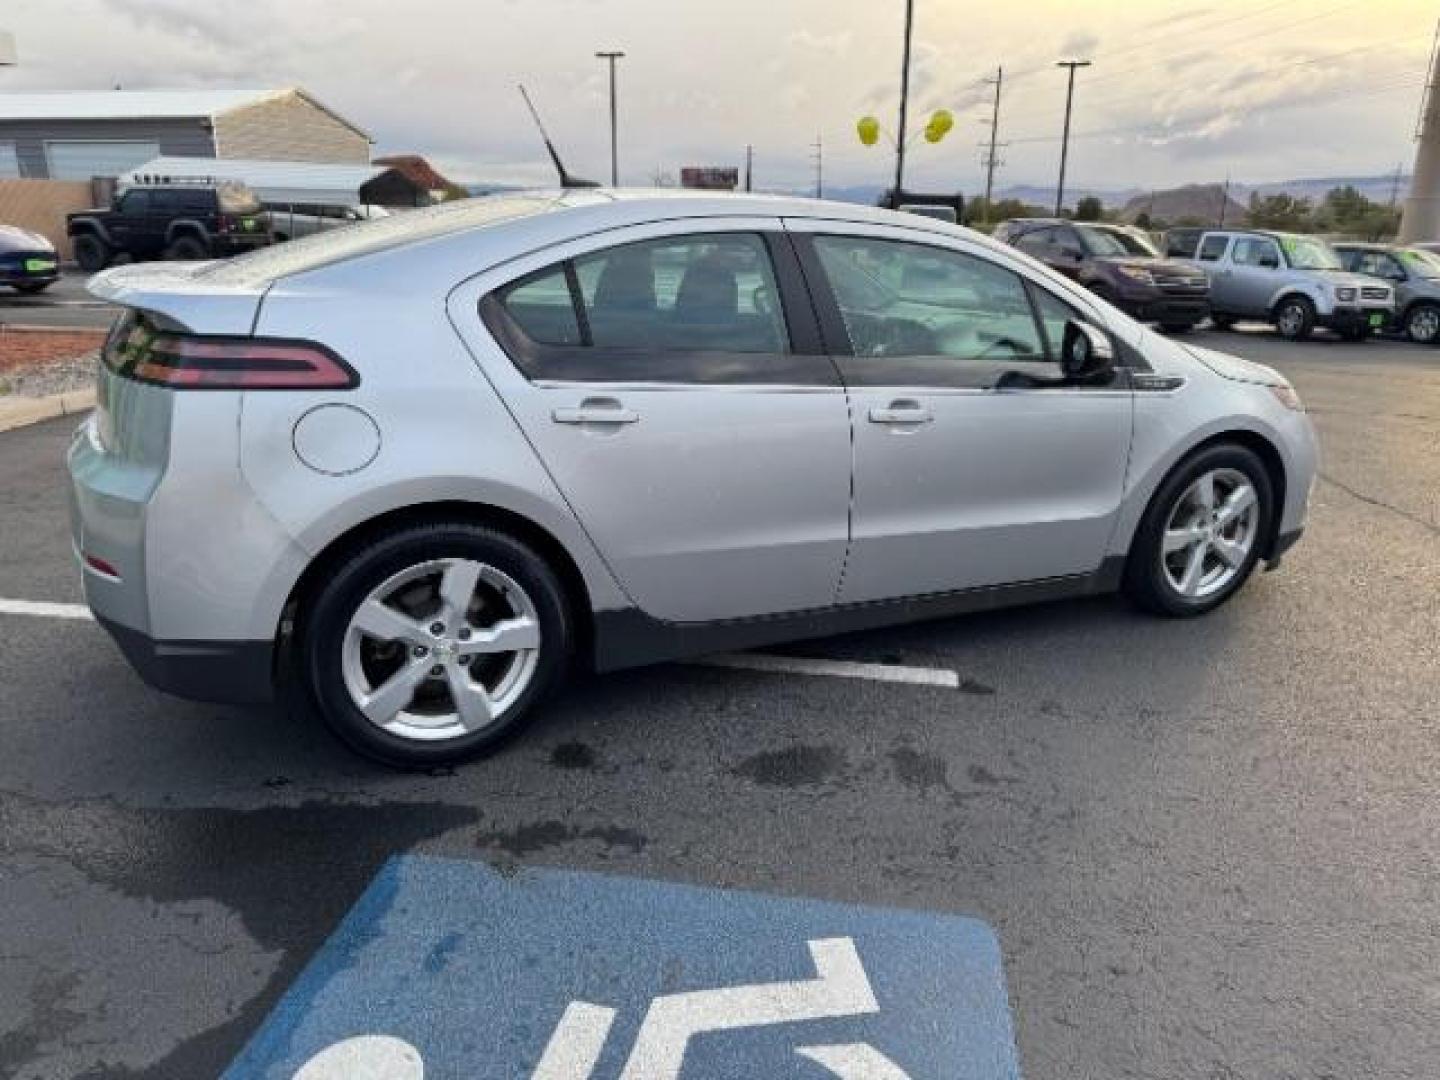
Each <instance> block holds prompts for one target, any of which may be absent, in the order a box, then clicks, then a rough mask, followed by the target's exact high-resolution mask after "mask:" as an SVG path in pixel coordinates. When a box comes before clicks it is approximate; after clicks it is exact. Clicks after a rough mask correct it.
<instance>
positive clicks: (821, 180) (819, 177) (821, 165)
mask: <svg viewBox="0 0 1440 1080" xmlns="http://www.w3.org/2000/svg"><path fill="white" fill-rule="evenodd" d="M811 145H812V146H813V147H814V151H815V152H814V153H813V154H812V155H811V157H812V158H813V159H814V161H815V198H817V199H823V198H824V197H825V144H824V143H823V142H821V141H820V134H819V132H816V134H815V142H814V143H812V144H811Z"/></svg>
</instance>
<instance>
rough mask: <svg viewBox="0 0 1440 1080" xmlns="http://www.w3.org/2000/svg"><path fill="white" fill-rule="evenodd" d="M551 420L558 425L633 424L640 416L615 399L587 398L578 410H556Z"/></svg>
mask: <svg viewBox="0 0 1440 1080" xmlns="http://www.w3.org/2000/svg"><path fill="white" fill-rule="evenodd" d="M550 418H551V419H552V420H554V421H555V423H557V424H633V423H635V422H636V421H637V420H639V419H640V414H639V413H637V412H635V411H634V410H633V409H627V408H625V406H624V405H622V404H621V403H620V402H618V401H616V400H615V399H614V398H586V399H585V400H584V401H582V402H581V403H580V405H579V407H578V408H573V409H556V410H555V411H554V412H552V413H551V414H550Z"/></svg>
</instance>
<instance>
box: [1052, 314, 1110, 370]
mask: <svg viewBox="0 0 1440 1080" xmlns="http://www.w3.org/2000/svg"><path fill="white" fill-rule="evenodd" d="M1114 368H1115V346H1114V345H1113V344H1111V342H1110V337H1109V335H1107V334H1106V333H1105V331H1103V330H1101V329H1099V328H1098V327H1094V326H1091V325H1090V324H1089V323H1085V322H1081V321H1080V320H1079V319H1071V320H1069V321H1068V322H1067V323H1066V324H1065V337H1064V338H1063V340H1062V341H1061V345H1060V370H1061V371H1062V372H1063V373H1064V375H1065V377H1066V378H1067V379H1096V378H1099V377H1101V376H1103V375H1108V374H1110V372H1111V371H1113V370H1114Z"/></svg>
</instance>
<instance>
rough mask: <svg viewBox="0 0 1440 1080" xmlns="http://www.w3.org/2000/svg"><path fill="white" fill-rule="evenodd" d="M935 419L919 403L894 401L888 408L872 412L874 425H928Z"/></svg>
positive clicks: (871, 416)
mask: <svg viewBox="0 0 1440 1080" xmlns="http://www.w3.org/2000/svg"><path fill="white" fill-rule="evenodd" d="M934 419H935V417H934V415H932V414H931V412H930V410H929V409H927V408H925V406H924V405H921V404H920V403H919V402H918V401H908V400H900V401H892V402H891V403H890V404H889V406H887V407H886V408H883V409H878V408H877V409H871V410H870V422H871V423H872V424H928V423H930V421H932V420H934Z"/></svg>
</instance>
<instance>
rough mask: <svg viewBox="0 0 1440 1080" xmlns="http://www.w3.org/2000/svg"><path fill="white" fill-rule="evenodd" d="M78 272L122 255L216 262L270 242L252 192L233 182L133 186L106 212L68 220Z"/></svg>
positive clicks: (85, 212)
mask: <svg viewBox="0 0 1440 1080" xmlns="http://www.w3.org/2000/svg"><path fill="white" fill-rule="evenodd" d="M67 231H68V232H69V234H70V238H71V243H72V246H73V247H74V250H75V261H76V262H77V263H79V264H80V269H82V270H84V271H86V272H87V273H92V274H93V273H95V272H96V271H99V270H103V269H105V267H107V266H109V265H110V263H111V262H112V261H113V260H114V259H115V258H116V257H117V256H120V255H128V256H130V258H131V260H132V261H139V260H141V259H160V258H163V259H214V258H220V257H223V256H226V255H234V254H236V253H237V252H241V251H251V250H253V249H255V248H257V247H263V246H265V245H266V244H269V243H271V242H272V241H273V239H274V238H273V237H272V236H271V233H270V218H269V216H268V215H267V214H266V213H265V211H264V210H263V208H262V207H261V205H260V200H259V199H257V198H256V197H255V193H254V192H252V191H251V190H250V189H249V188H247V187H245V186H244V185H242V184H234V183H218V184H216V183H157V184H147V185H144V186H137V187H132V188H130V189H129V190H128V191H126V192H124V193H123V194H120V195H117V196H116V197H115V202H114V204H113V205H112V206H111V208H110V209H108V210H82V211H80V212H79V213H77V214H71V215H69V218H68V222H67Z"/></svg>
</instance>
